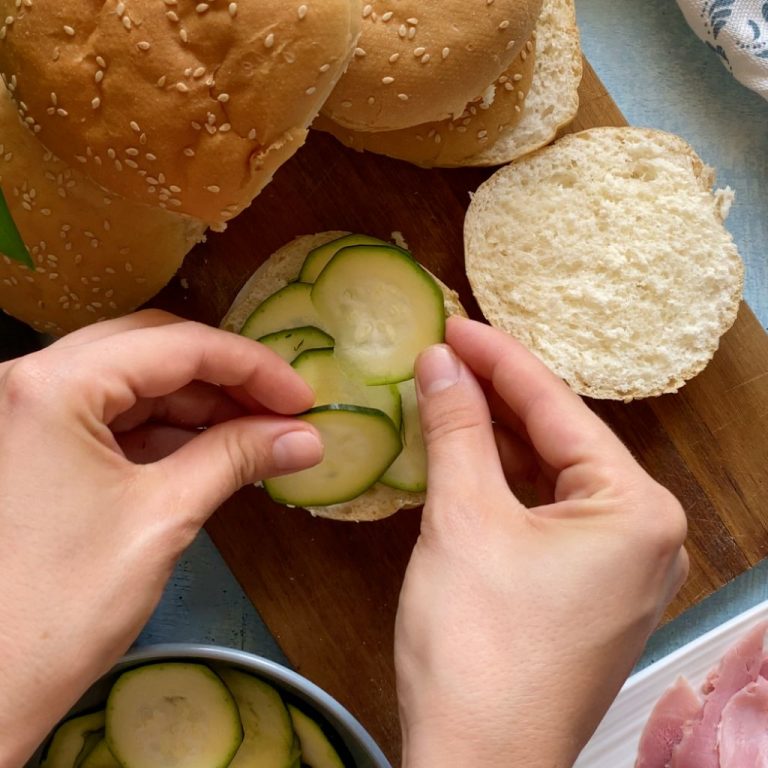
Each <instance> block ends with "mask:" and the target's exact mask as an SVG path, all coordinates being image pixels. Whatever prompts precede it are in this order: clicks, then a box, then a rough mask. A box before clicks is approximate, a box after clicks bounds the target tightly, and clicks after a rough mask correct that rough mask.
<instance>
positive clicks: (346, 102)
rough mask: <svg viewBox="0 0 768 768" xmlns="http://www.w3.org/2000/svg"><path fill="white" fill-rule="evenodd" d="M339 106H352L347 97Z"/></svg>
mask: <svg viewBox="0 0 768 768" xmlns="http://www.w3.org/2000/svg"><path fill="white" fill-rule="evenodd" d="M341 106H342V107H344V109H349V108H350V107H351V106H352V102H351V101H349V100H348V99H345V100H344V101H342V102H341Z"/></svg>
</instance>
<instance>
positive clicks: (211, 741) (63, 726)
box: [28, 644, 390, 768]
mask: <svg viewBox="0 0 768 768" xmlns="http://www.w3.org/2000/svg"><path fill="white" fill-rule="evenodd" d="M33 766H34V767H35V768H36V767H37V766H42V767H43V768H227V767H231V768H251V767H254V768H256V767H257V766H258V768H303V767H304V766H307V768H390V764H389V762H388V761H387V759H386V758H385V757H384V754H383V753H382V751H381V750H380V749H379V748H378V746H377V745H376V744H375V742H374V741H373V739H372V738H371V737H370V736H369V735H368V733H367V732H366V731H365V729H364V728H363V726H362V725H361V724H360V723H359V722H358V721H357V720H356V719H355V718H354V717H353V716H352V715H351V714H350V713H349V712H348V711H347V710H346V709H344V707H342V706H341V705H340V704H339V703H338V702H337V701H336V700H335V699H333V698H332V697H331V696H330V695H329V694H327V693H326V692H325V691H323V690H322V689H320V688H318V687H317V686H316V685H314V683H311V682H310V681H309V680H307V679H306V678H304V677H302V676H301V675H299V674H297V673H296V672H294V671H292V670H290V669H288V668H287V667H284V666H281V665H280V664H277V663H275V662H273V661H270V660H268V659H265V658H262V657H260V656H254V655H253V654H250V653H246V652H244V651H238V650H230V649H226V648H220V647H216V646H206V645H186V644H172V645H156V646H149V647H146V648H140V649H137V650H134V651H132V652H130V653H129V654H128V655H127V656H125V657H124V658H123V660H122V661H121V662H120V663H119V664H118V665H117V666H116V667H115V668H114V669H113V670H112V671H111V672H110V673H109V674H108V675H106V676H105V677H103V678H102V679H100V680H99V681H97V682H96V683H95V684H94V685H93V686H92V687H91V688H90V689H89V690H88V691H87V692H86V694H85V695H84V696H83V697H82V698H81V699H80V701H79V702H78V703H77V704H76V705H75V707H73V709H72V711H71V713H70V715H69V716H68V717H67V718H66V719H65V720H64V721H63V722H62V723H60V724H59V726H58V727H57V728H56V729H55V730H54V731H53V733H52V734H51V736H50V737H49V738H48V739H47V740H46V743H45V744H44V745H43V746H42V747H41V749H40V750H39V752H38V754H36V755H35V757H34V759H33V760H32V761H31V762H30V763H29V764H28V768H32V767H33Z"/></svg>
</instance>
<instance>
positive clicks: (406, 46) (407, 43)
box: [323, 0, 541, 131]
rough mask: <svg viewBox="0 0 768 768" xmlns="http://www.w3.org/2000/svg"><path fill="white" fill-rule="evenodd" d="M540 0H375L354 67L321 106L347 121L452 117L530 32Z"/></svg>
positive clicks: (388, 127)
mask: <svg viewBox="0 0 768 768" xmlns="http://www.w3.org/2000/svg"><path fill="white" fill-rule="evenodd" d="M540 10H541V0H399V1H398V2H397V3H395V4H393V3H392V2H391V0H372V2H370V3H365V4H364V5H363V11H362V17H363V28H362V33H361V35H360V40H359V41H358V43H357V47H356V49H355V55H354V56H353V58H352V61H351V62H350V65H349V68H348V69H347V71H346V72H345V73H344V75H343V76H342V77H341V79H340V80H339V82H338V84H337V85H336V87H335V88H334V90H333V93H332V94H331V96H330V98H329V99H328V101H327V102H326V104H325V105H324V107H323V114H324V115H325V116H326V117H328V118H330V119H331V120H333V121H334V122H336V123H338V124H339V125H341V126H343V127H345V128H351V129H353V130H358V131H392V130H398V129H401V128H409V127H411V126H414V125H420V124H422V123H428V122H433V121H441V120H450V119H453V118H456V117H458V116H459V115H461V114H462V113H463V112H464V109H465V108H466V106H467V104H469V103H470V102H471V101H473V100H475V99H477V98H478V97H481V96H482V94H484V93H485V92H486V91H487V90H488V87H489V85H490V84H491V83H493V82H495V81H496V80H497V79H498V78H499V77H500V76H501V75H502V74H503V72H504V71H505V70H506V69H507V68H508V67H509V66H510V64H511V63H512V62H513V61H514V60H515V58H516V57H517V55H518V53H519V52H520V51H521V50H522V48H523V46H524V45H525V43H526V41H527V40H529V39H530V37H531V32H532V31H533V28H534V25H535V23H536V18H537V17H538V15H539V12H540Z"/></svg>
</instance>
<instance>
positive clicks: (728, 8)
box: [677, 0, 768, 99]
mask: <svg viewBox="0 0 768 768" xmlns="http://www.w3.org/2000/svg"><path fill="white" fill-rule="evenodd" d="M677 4H678V5H679V6H680V9H681V10H682V12H683V14H684V15H685V18H686V19H687V21H688V23H689V24H690V25H691V27H693V30H694V31H695V32H696V34H697V35H698V36H699V37H700V38H701V39H702V40H703V41H704V42H705V43H707V45H709V46H710V47H711V48H712V49H713V50H714V51H715V53H717V55H718V56H719V57H720V59H721V61H722V62H723V64H725V66H726V67H728V69H730V70H731V72H732V73H733V75H734V77H736V79H738V80H739V81H740V82H742V83H743V84H744V85H746V86H747V88H751V89H752V90H753V91H757V93H759V94H760V95H761V96H762V97H763V98H765V99H768V0H677Z"/></svg>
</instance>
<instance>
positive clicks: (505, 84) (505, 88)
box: [504, 83, 515, 91]
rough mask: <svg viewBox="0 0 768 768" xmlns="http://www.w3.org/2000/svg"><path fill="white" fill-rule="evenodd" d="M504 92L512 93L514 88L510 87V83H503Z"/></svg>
mask: <svg viewBox="0 0 768 768" xmlns="http://www.w3.org/2000/svg"><path fill="white" fill-rule="evenodd" d="M504 90H505V91H514V90H515V86H514V85H512V83H504Z"/></svg>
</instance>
